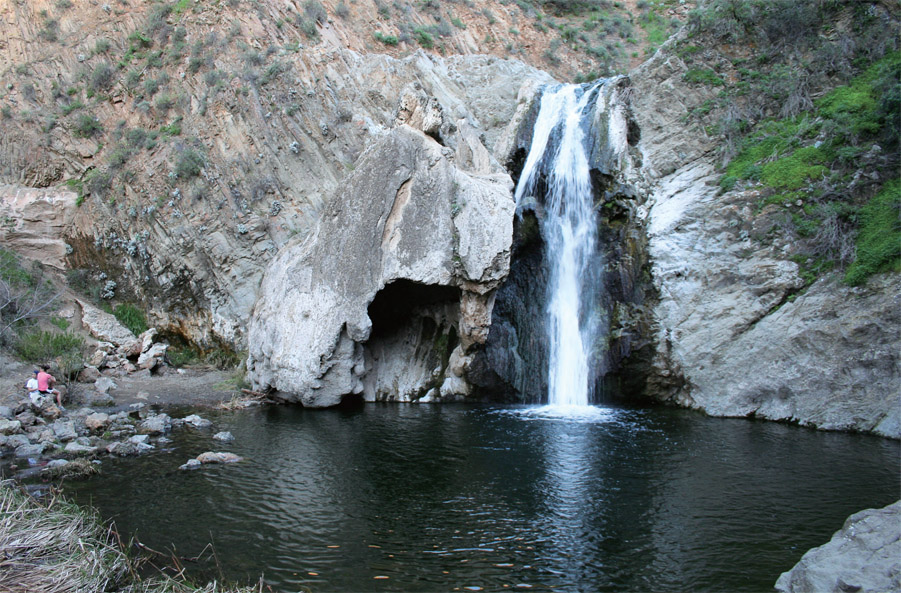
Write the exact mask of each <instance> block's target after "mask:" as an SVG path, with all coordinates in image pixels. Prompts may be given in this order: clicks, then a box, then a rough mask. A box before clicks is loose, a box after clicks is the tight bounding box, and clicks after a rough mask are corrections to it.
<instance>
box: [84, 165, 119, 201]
mask: <svg viewBox="0 0 901 593" xmlns="http://www.w3.org/2000/svg"><path fill="white" fill-rule="evenodd" d="M112 182H113V178H112V177H111V176H110V174H109V173H108V172H106V171H101V170H100V169H93V170H91V171H89V172H88V173H87V174H86V175H85V176H84V188H85V189H86V190H87V191H88V192H89V193H90V194H91V195H93V196H99V197H103V196H105V195H106V193H107V192H108V191H109V189H110V187H111V186H112Z"/></svg>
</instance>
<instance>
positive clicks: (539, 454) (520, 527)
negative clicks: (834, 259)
mask: <svg viewBox="0 0 901 593" xmlns="http://www.w3.org/2000/svg"><path fill="white" fill-rule="evenodd" d="M582 412H583V413H581V414H580V415H578V416H569V415H563V416H561V415H560V414H559V412H555V411H553V409H549V408H540V407H487V406H486V407H480V406H475V407H472V406H465V407H464V406H456V405H441V406H429V405H412V404H388V405H378V404H370V405H367V406H365V407H364V408H362V409H361V410H357V411H341V410H307V409H303V408H299V407H270V408H262V409H256V410H250V411H242V412H220V413H215V414H213V415H210V416H209V417H210V418H211V419H213V420H214V421H215V424H216V426H215V430H229V431H231V432H232V433H233V434H234V435H235V437H236V440H235V441H234V443H230V444H228V445H227V446H225V445H222V444H221V443H216V442H215V441H213V440H212V439H211V435H212V431H203V432H199V431H194V430H188V429H183V430H179V431H176V432H175V433H173V435H172V437H173V442H172V443H171V444H170V445H169V446H170V447H171V449H170V450H168V451H158V452H156V453H151V454H149V455H146V456H142V457H139V458H123V459H104V461H103V463H102V466H101V467H102V469H103V472H102V474H101V475H100V476H97V477H94V478H91V479H89V480H87V481H80V482H69V483H66V484H64V485H63V490H64V492H65V493H67V494H68V495H69V496H71V497H74V498H75V500H76V501H78V502H80V503H82V504H90V505H93V506H95V507H96V508H98V509H99V510H100V513H101V515H102V516H103V517H104V518H105V519H112V520H114V521H115V522H116V524H117V526H118V528H119V530H120V531H121V532H122V533H123V534H136V535H137V538H138V539H139V540H140V541H142V542H143V543H145V544H146V545H148V546H150V547H151V548H154V549H157V550H172V549H174V550H176V551H177V554H179V555H183V556H187V557H193V556H197V555H199V554H206V555H207V556H206V559H205V560H201V561H200V562H188V563H186V565H187V567H188V570H189V573H190V574H192V575H193V576H195V577H197V578H199V579H207V578H219V577H222V576H224V577H226V578H228V579H236V580H248V581H255V580H257V579H258V578H259V576H260V575H264V577H265V580H266V582H267V583H269V584H270V585H271V586H272V588H273V590H275V591H283V592H288V591H300V590H310V591H314V592H325V591H342V592H348V591H417V592H430V591H442V592H446V591H455V590H460V591H466V590H485V591H501V590H505V589H517V588H518V589H521V590H535V591H618V592H619V591H769V590H771V588H772V585H773V583H774V582H775V581H776V578H777V577H778V576H779V574H780V573H781V572H783V571H785V570H788V569H789V568H791V567H792V566H793V565H794V564H795V563H796V562H797V561H798V560H799V559H800V557H801V555H802V554H803V553H804V552H805V551H806V550H807V549H809V548H811V547H813V546H817V545H821V544H823V543H825V542H826V541H828V540H829V538H830V537H831V535H832V533H834V532H835V531H836V530H837V529H839V528H840V527H841V525H842V523H843V522H844V520H845V519H846V518H847V517H848V515H850V514H851V513H854V512H857V511H859V510H861V509H864V508H867V507H881V506H884V505H886V504H889V503H891V502H893V501H895V500H897V499H898V498H899V444H898V443H897V442H895V441H889V440H886V439H881V438H876V437H868V436H861V435H853V434H840V433H825V432H817V431H813V430H807V429H803V428H798V427H794V426H787V425H783V424H775V423H770V422H760V421H750V420H738V419H717V418H708V417H705V416H703V415H700V414H697V413H693V412H689V411H682V410H668V409H654V410H627V409H612V408H599V407H586V408H583V409H582ZM205 415H206V414H205ZM226 449H227V450H229V451H232V452H234V453H237V454H239V455H241V456H243V457H244V458H245V461H243V462H240V463H236V464H229V465H223V466H206V467H204V468H203V469H200V470H194V471H180V470H178V469H177V468H178V466H179V465H180V464H182V463H184V462H185V461H186V460H187V459H188V458H190V457H193V456H195V455H197V454H198V453H200V452H202V451H207V450H226ZM210 544H211V545H212V548H208V547H207V546H208V545H210ZM210 549H213V550H215V560H214V559H212V558H210V557H209V555H208V553H209V550H210ZM204 550H207V551H206V552H204ZM217 563H218V566H217Z"/></svg>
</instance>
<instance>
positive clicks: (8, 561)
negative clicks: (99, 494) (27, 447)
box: [0, 482, 264, 593]
mask: <svg viewBox="0 0 901 593" xmlns="http://www.w3.org/2000/svg"><path fill="white" fill-rule="evenodd" d="M136 567H137V561H135V560H133V559H131V558H130V557H129V556H128V555H126V554H125V552H124V551H123V546H122V543H121V541H120V540H119V538H118V536H117V534H116V533H115V532H114V531H113V530H112V529H109V528H104V527H102V525H101V523H100V521H99V519H98V518H97V517H96V516H95V515H93V514H91V513H88V512H85V511H84V510H83V509H81V508H80V507H78V506H76V505H74V504H72V503H69V502H66V501H65V500H63V499H61V498H59V497H54V498H53V499H52V500H51V501H50V502H49V503H47V504H42V503H40V502H38V501H36V500H34V499H33V498H31V496H29V495H28V494H27V493H25V492H24V491H22V490H21V489H20V488H18V487H16V486H14V485H13V484H12V483H10V482H4V483H0V591H2V592H3V593H36V592H38V591H39V592H40V593H72V592H78V593H101V592H111V593H112V592H116V591H118V592H119V593H262V592H263V587H264V585H263V581H262V580H260V582H259V584H258V585H257V586H253V587H233V586H223V585H221V584H219V583H217V582H216V581H213V582H211V583H208V584H207V585H205V586H203V587H197V586H194V585H192V584H189V583H187V582H185V581H184V580H181V579H173V578H171V577H168V576H165V575H161V576H159V577H157V578H152V579H146V580H145V579H140V578H139V577H138V576H137V570H136Z"/></svg>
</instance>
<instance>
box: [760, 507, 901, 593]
mask: <svg viewBox="0 0 901 593" xmlns="http://www.w3.org/2000/svg"><path fill="white" fill-rule="evenodd" d="M776 589H777V590H778V591H782V592H783V593H833V592H834V593H846V592H850V591H853V592H856V593H888V592H890V591H901V500H899V501H898V502H896V503H894V504H890V505H889V506H887V507H885V508H881V509H867V510H865V511H861V512H859V513H855V514H853V515H851V516H850V517H849V518H848V520H847V521H845V524H844V526H843V527H842V528H841V529H840V530H839V531H837V532H836V533H835V535H833V536H832V540H830V541H829V543H827V544H825V545H822V546H820V547H818V548H814V549H812V550H810V551H808V552H807V553H806V554H804V556H803V557H802V558H801V561H800V562H798V564H796V565H795V567H794V568H792V569H791V570H790V571H788V572H784V573H782V576H780V577H779V580H778V581H776Z"/></svg>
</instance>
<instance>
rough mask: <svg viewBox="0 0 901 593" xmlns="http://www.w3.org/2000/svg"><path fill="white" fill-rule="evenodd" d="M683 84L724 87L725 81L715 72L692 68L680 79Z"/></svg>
mask: <svg viewBox="0 0 901 593" xmlns="http://www.w3.org/2000/svg"><path fill="white" fill-rule="evenodd" d="M682 79H683V80H685V82H691V83H695V84H709V85H711V86H724V85H725V84H726V81H724V80H723V79H722V78H720V77H719V76H717V74H716V72H714V71H713V70H710V69H707V68H692V69H691V70H689V71H688V72H686V73H685V75H684V76H683V77H682Z"/></svg>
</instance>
